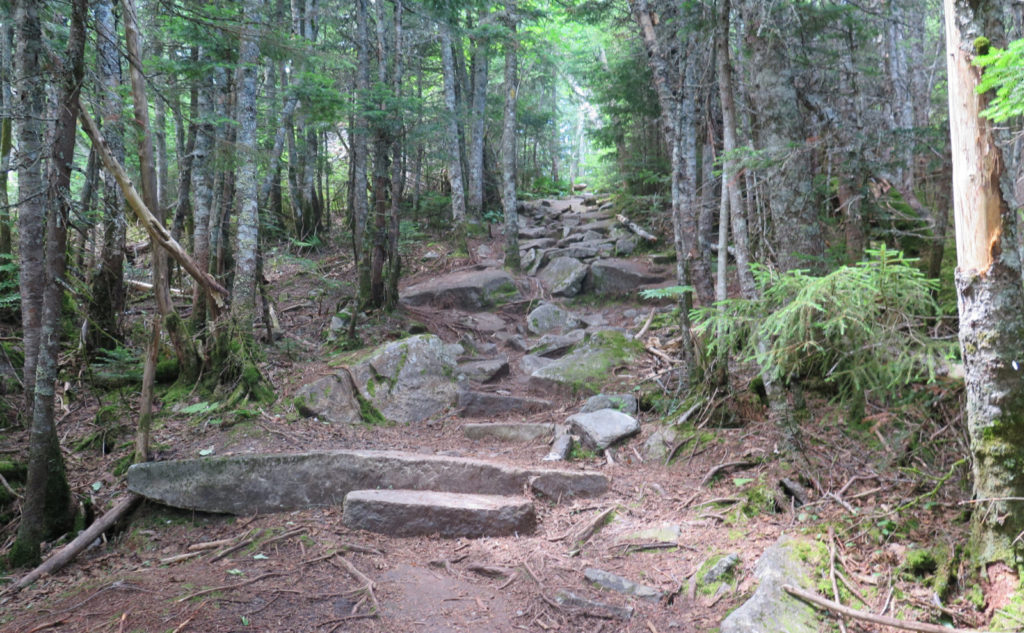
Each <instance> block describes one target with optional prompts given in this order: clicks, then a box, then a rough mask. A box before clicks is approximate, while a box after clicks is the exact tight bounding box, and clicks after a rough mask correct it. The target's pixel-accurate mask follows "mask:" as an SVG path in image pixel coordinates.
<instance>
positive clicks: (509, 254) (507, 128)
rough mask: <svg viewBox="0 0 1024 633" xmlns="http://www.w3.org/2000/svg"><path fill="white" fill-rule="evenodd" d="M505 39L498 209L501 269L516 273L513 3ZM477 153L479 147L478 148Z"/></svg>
mask: <svg viewBox="0 0 1024 633" xmlns="http://www.w3.org/2000/svg"><path fill="white" fill-rule="evenodd" d="M506 10H507V11H508V17H507V21H508V30H509V33H508V39H507V40H506V41H505V83H504V85H503V87H502V88H503V92H504V93H505V110H504V113H503V115H502V125H501V208H502V211H503V212H504V214H505V267H506V268H508V269H509V270H512V271H518V270H519V214H518V213H517V210H516V101H517V97H518V94H519V83H518V81H517V78H516V66H517V64H518V60H517V55H516V48H517V47H518V46H519V42H518V41H517V39H516V16H515V10H516V5H515V2H514V1H512V2H510V3H509V4H508V5H507V9H506ZM480 149H481V152H482V151H483V147H482V144H481V148H480Z"/></svg>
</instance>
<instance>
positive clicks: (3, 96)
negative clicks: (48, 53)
mask: <svg viewBox="0 0 1024 633" xmlns="http://www.w3.org/2000/svg"><path fill="white" fill-rule="evenodd" d="M13 37H14V29H13V28H12V26H11V20H10V15H9V14H8V15H5V16H4V19H3V23H2V24H0V253H3V254H7V255H9V254H11V253H12V252H13V250H12V246H13V245H12V243H11V209H10V200H9V199H8V196H7V172H9V171H10V169H11V149H12V147H13V146H14V142H13V138H12V137H13V132H14V129H13V126H12V121H13V118H14V117H13V109H14V93H12V92H11V83H12V82H13V80H14V77H13V76H12V75H13V73H14V59H13V57H12V49H13V47H14V40H13Z"/></svg>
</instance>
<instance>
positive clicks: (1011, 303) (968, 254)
mask: <svg viewBox="0 0 1024 633" xmlns="http://www.w3.org/2000/svg"><path fill="white" fill-rule="evenodd" d="M999 4H1000V3H996V2H991V1H981V2H968V1H965V0H945V11H946V53H947V55H946V60H947V65H948V75H949V127H950V135H951V140H952V156H953V208H954V219H955V226H956V250H957V270H956V287H957V295H958V301H957V304H958V307H959V312H960V346H961V350H962V352H963V358H964V373H965V375H964V382H965V384H966V387H967V428H968V433H969V436H970V444H971V452H972V454H973V475H974V498H975V500H976V501H978V505H977V506H975V510H974V512H973V514H972V517H971V543H970V545H971V554H972V559H973V561H974V562H975V563H976V564H979V565H983V566H984V565H988V564H990V563H999V562H1001V563H1004V564H1005V565H1008V566H1009V567H1010V568H1016V567H1017V563H1018V561H1020V559H1021V556H1022V555H1024V544H1022V543H1021V540H1020V538H1019V534H1020V533H1021V532H1024V469H1022V468H1021V464H1024V441H1022V440H1021V438H1024V373H1022V372H1024V290H1022V285H1021V262H1020V256H1019V253H1018V250H1017V229H1018V227H1017V214H1016V209H1014V208H1012V207H1011V206H1010V204H1009V203H1008V200H1012V198H1010V197H1009V196H1008V195H1007V193H1004V190H1003V189H1002V188H1001V185H1004V184H1006V181H1007V180H1008V179H1007V178H1005V176H1006V173H1005V166H1004V163H1003V158H1002V152H1001V150H1000V148H999V146H998V145H997V143H996V137H995V133H994V131H993V126H992V124H991V123H990V122H989V121H987V120H986V119H983V118H982V117H981V116H980V115H979V112H980V111H981V110H982V109H983V108H984V107H985V105H986V104H987V101H988V98H987V96H986V95H979V94H977V92H976V91H975V88H976V86H977V85H978V80H979V77H980V71H979V69H978V68H977V67H975V66H973V65H972V60H973V59H974V57H975V55H977V54H979V53H983V52H985V50H977V48H976V47H980V48H982V49H985V48H987V46H988V42H989V40H988V38H995V37H997V34H998V33H999V32H1000V29H998V23H997V22H995V21H994V20H993V18H997V17H998V13H997V12H998V11H999V10H1000V6H999ZM972 7H973V8H972ZM983 36H985V37H983ZM992 44H994V45H1000V46H1002V45H1005V43H1002V42H997V41H994V42H992ZM1007 191H1012V190H1010V189H1009V186H1008V185H1007Z"/></svg>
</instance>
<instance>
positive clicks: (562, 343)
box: [526, 330, 586, 358]
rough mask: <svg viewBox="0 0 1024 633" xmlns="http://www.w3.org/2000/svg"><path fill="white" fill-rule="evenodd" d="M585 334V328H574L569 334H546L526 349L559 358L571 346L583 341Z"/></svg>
mask: <svg viewBox="0 0 1024 633" xmlns="http://www.w3.org/2000/svg"><path fill="white" fill-rule="evenodd" d="M585 336H586V332H584V331H583V330H573V331H571V332H569V333H567V334H545V335H544V336H542V337H540V339H538V340H537V342H536V343H534V344H533V345H531V346H530V347H528V348H527V350H526V351H527V352H529V353H530V354H536V355H537V356H543V357H544V358H559V357H561V356H564V355H565V353H566V352H567V351H569V348H570V347H572V346H573V345H576V344H577V343H579V342H580V341H582V340H583V338H584V337H585Z"/></svg>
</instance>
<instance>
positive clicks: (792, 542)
mask: <svg viewBox="0 0 1024 633" xmlns="http://www.w3.org/2000/svg"><path fill="white" fill-rule="evenodd" d="M808 556H809V557H810V558H812V559H813V560H810V561H807V562H804V561H805V560H806V559H807V558H808ZM823 559H824V552H823V548H822V546H821V545H820V544H817V543H814V542H812V541H808V540H804V539H796V538H793V537H790V536H782V537H781V538H780V539H779V540H778V541H776V543H775V544H774V545H772V546H771V547H769V548H768V549H767V550H765V552H764V554H762V555H761V558H760V560H758V561H757V565H756V566H755V567H754V577H755V578H757V580H758V585H757V590H756V591H754V595H752V596H751V597H750V599H749V600H747V601H746V602H744V603H743V604H742V605H740V607H739V608H738V609H736V610H735V611H733V612H732V613H730V614H729V616H728V617H726V618H725V620H723V621H722V625H721V627H720V629H719V630H720V631H721V633H776V632H777V631H787V633H815V632H816V631H818V630H820V629H819V626H820V624H821V618H820V617H819V616H818V614H817V612H816V611H815V610H814V608H813V607H811V606H810V605H808V604H806V603H804V602H802V601H800V600H798V599H796V598H794V597H793V596H791V595H789V594H788V593H786V592H785V591H784V590H783V589H782V586H783V585H786V584H790V585H794V586H799V587H802V588H804V589H807V590H809V591H814V590H815V581H814V579H813V578H812V576H811V572H810V567H811V566H816V565H817V564H819V563H820V562H821V561H822V560H823Z"/></svg>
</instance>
